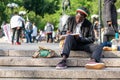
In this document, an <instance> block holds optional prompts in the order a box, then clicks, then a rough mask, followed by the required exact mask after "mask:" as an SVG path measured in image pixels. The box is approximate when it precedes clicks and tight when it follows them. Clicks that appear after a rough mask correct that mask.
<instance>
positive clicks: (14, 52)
mask: <svg viewBox="0 0 120 80" xmlns="http://www.w3.org/2000/svg"><path fill="white" fill-rule="evenodd" d="M35 51H36V50H0V56H16V57H18V56H19V57H31V56H32V55H33V54H34V52H35ZM55 52H56V56H60V50H59V49H55ZM103 55H104V57H108V58H119V57H120V51H103ZM89 56H90V54H89V53H87V52H84V51H71V54H70V57H87V58H88V57H89Z"/></svg>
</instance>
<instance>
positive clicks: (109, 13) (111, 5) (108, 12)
mask: <svg viewBox="0 0 120 80" xmlns="http://www.w3.org/2000/svg"><path fill="white" fill-rule="evenodd" d="M116 1H117V0H104V6H103V23H104V26H105V27H108V25H107V21H112V25H113V27H114V29H115V30H116V31H117V30H118V25H117V11H116V7H115V2H116Z"/></svg>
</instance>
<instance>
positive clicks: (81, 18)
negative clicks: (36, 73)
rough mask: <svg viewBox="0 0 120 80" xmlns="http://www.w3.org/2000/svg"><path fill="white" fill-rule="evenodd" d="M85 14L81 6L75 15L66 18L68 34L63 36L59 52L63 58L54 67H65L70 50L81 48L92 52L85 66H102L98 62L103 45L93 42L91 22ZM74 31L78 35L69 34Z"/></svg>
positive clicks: (86, 13)
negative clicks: (61, 48)
mask: <svg viewBox="0 0 120 80" xmlns="http://www.w3.org/2000/svg"><path fill="white" fill-rule="evenodd" d="M87 16H88V11H87V9H86V8H85V7H81V8H79V9H77V11H76V16H71V17H69V18H68V21H67V26H68V31H67V34H68V35H67V36H66V38H65V43H64V47H63V51H62V53H61V56H62V58H63V59H62V61H61V62H59V63H58V64H57V66H56V69H64V68H67V65H66V61H67V58H68V57H69V54H70V50H81V51H86V52H89V53H92V56H91V60H90V62H89V63H88V64H86V65H85V66H86V68H89V69H91V68H94V69H102V68H104V63H100V58H101V54H102V49H103V47H102V46H101V45H97V44H93V43H94V41H95V36H94V30H93V26H92V23H91V22H90V21H88V20H87V19H86V17H87ZM75 33H76V34H78V33H79V35H78V36H75V35H71V34H75Z"/></svg>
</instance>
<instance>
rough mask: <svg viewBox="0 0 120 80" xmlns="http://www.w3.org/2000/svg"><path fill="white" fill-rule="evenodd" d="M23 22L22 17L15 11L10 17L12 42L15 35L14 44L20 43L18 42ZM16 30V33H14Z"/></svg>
mask: <svg viewBox="0 0 120 80" xmlns="http://www.w3.org/2000/svg"><path fill="white" fill-rule="evenodd" d="M23 23H25V20H24V18H22V17H21V16H19V15H18V12H15V13H14V15H13V16H12V18H11V19H10V26H11V28H12V33H13V34H12V44H14V37H15V34H17V35H16V43H15V44H16V45H20V44H21V43H20V42H19V38H20V34H21V30H22V25H23ZM16 32H17V33H16Z"/></svg>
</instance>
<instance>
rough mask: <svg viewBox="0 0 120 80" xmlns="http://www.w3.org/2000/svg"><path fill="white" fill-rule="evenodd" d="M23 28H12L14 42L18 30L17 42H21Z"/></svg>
mask: <svg viewBox="0 0 120 80" xmlns="http://www.w3.org/2000/svg"><path fill="white" fill-rule="evenodd" d="M21 29H22V28H21V27H20V29H17V27H16V28H12V30H13V35H12V43H13V42H14V37H15V33H16V31H17V35H16V42H19V38H20V35H21Z"/></svg>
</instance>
